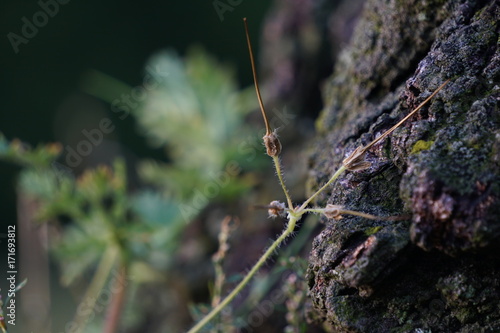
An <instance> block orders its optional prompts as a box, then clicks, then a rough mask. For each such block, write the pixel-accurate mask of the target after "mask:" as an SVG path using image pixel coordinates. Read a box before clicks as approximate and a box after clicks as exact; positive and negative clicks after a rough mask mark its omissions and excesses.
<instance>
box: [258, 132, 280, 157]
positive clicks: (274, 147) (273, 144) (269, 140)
mask: <svg viewBox="0 0 500 333" xmlns="http://www.w3.org/2000/svg"><path fill="white" fill-rule="evenodd" d="M262 139H263V140H264V145H265V146H266V153H267V155H269V156H271V157H273V156H278V155H279V154H280V152H281V142H280V140H279V139H278V135H277V134H276V131H274V132H271V133H270V134H266V135H264V137H263V138H262Z"/></svg>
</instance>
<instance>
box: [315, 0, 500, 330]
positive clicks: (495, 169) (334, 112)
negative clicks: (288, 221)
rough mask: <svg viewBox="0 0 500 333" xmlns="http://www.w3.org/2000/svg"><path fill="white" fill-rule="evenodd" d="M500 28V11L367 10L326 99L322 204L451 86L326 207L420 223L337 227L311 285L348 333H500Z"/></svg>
mask: <svg viewBox="0 0 500 333" xmlns="http://www.w3.org/2000/svg"><path fill="white" fill-rule="evenodd" d="M499 21H500V4H499V2H498V1H465V0H462V1H410V0H402V1H396V0H390V1H375V0H370V1H367V2H366V4H365V9H364V12H363V16H362V18H361V20H360V21H359V24H358V26H357V28H356V31H355V33H354V36H353V39H352V41H351V43H350V45H349V46H348V48H347V49H345V50H343V51H342V52H341V54H340V56H339V58H338V59H337V64H336V67H335V71H334V74H333V75H332V77H331V79H330V81H329V83H328V84H327V85H326V86H325V88H324V96H325V108H324V110H323V112H322V114H321V117H320V118H319V119H318V121H317V128H318V130H319V132H320V134H321V137H320V138H319V142H318V143H317V145H316V148H315V150H314V152H313V154H312V157H311V161H310V165H311V181H310V183H311V187H312V189H311V190H313V189H317V188H318V186H320V184H322V183H324V182H326V181H327V180H328V178H329V176H330V175H331V174H332V173H333V171H334V170H335V169H336V168H338V166H340V165H341V162H342V160H343V159H344V158H345V157H347V156H348V155H349V153H350V152H352V151H353V150H354V149H355V148H356V147H358V146H359V145H366V144H368V143H369V142H370V141H372V140H373V139H374V138H376V137H377V136H379V135H380V134H382V133H383V132H384V131H386V130H387V129H388V128H390V127H391V126H392V125H394V124H395V123H396V122H397V121H398V120H399V119H401V118H402V117H403V116H404V115H405V114H407V113H408V112H410V111H411V110H412V109H414V108H415V107H416V106H417V105H418V104H420V103H421V102H422V101H423V100H424V99H425V98H426V97H427V96H429V95H430V94H431V93H432V92H433V91H434V90H435V89H436V88H437V87H438V86H439V85H440V84H441V83H443V82H444V81H445V80H447V79H450V80H451V81H450V83H449V84H448V85H447V86H446V87H445V88H444V89H443V90H442V91H441V92H439V93H438V94H437V96H436V97H434V98H433V100H432V101H431V102H430V103H429V104H428V105H427V106H426V107H424V108H423V109H422V110H421V111H420V112H418V113H417V114H416V115H415V116H414V117H412V118H411V119H410V120H409V121H407V122H406V123H405V124H404V125H402V127H401V128H399V129H397V130H396V131H395V132H394V133H393V134H392V135H390V136H389V137H388V138H387V139H386V140H384V141H383V142H381V143H379V144H377V145H376V146H374V147H373V148H372V149H370V150H369V152H368V154H367V160H368V161H369V162H371V167H370V168H369V169H367V170H364V171H361V172H351V173H347V174H345V175H344V176H342V177H341V178H340V179H339V181H338V182H337V183H336V184H335V185H334V186H332V188H331V189H330V191H329V192H328V193H324V194H323V195H322V196H320V197H319V199H318V202H317V203H318V204H319V205H325V204H327V203H330V204H337V205H343V206H345V207H346V208H347V209H352V210H358V211H362V212H366V213H370V214H373V215H379V216H389V215H406V214H408V215H410V216H411V218H408V220H407V221H403V222H401V221H372V220H366V219H363V218H360V217H345V218H344V219H342V220H340V221H333V220H327V221H325V223H326V228H325V230H323V232H322V233H321V234H320V235H319V236H317V237H316V239H315V240H314V242H313V249H312V251H311V256H310V266H309V270H308V281H309V287H310V294H311V297H312V300H313V304H314V308H315V311H314V314H315V315H316V317H317V318H318V320H320V321H321V320H326V321H327V322H329V323H330V324H331V325H332V326H333V328H334V331H335V332H388V331H393V332H416V331H417V330H418V329H421V330H422V331H429V330H432V332H458V331H459V332H478V331H485V332H490V331H491V332H494V331H499V330H500V307H499V305H498V295H499V294H500V284H499V278H498V276H500V274H499V273H500V258H498V256H496V255H495V251H498V249H499V245H497V244H499V243H500V242H499V240H500V167H499V163H500V50H499V44H500V39H499ZM425 251H431V253H428V252H425ZM495 299H496V302H495V301H494V300H495ZM311 316H312V315H311Z"/></svg>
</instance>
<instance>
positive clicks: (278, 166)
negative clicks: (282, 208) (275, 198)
mask: <svg viewBox="0 0 500 333" xmlns="http://www.w3.org/2000/svg"><path fill="white" fill-rule="evenodd" d="M273 162H274V167H275V168H276V174H277V175H278V179H279V181H280V185H281V188H282V189H283V193H285V196H286V201H287V203H288V208H290V210H293V202H292V198H290V194H289V193H288V189H287V188H286V185H285V181H284V180H283V172H282V171H281V164H280V159H279V157H278V156H273Z"/></svg>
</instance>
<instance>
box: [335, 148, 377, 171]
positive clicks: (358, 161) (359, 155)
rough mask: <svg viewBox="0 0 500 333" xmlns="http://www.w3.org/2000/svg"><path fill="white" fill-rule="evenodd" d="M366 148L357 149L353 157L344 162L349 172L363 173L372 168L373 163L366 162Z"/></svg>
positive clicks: (350, 156)
mask: <svg viewBox="0 0 500 333" xmlns="http://www.w3.org/2000/svg"><path fill="white" fill-rule="evenodd" d="M365 152H366V148H365V147H358V148H356V149H355V150H354V151H353V152H352V153H351V155H349V156H348V157H347V158H346V159H345V160H343V161H342V164H343V165H344V167H345V168H346V169H347V170H349V171H362V170H366V169H368V168H369V167H370V166H371V163H370V162H368V161H365Z"/></svg>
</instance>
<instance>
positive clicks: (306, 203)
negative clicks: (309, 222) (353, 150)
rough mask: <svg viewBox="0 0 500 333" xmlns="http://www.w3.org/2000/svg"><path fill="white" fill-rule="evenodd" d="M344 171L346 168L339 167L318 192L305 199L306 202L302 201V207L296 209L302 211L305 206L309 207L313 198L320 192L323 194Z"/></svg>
mask: <svg viewBox="0 0 500 333" xmlns="http://www.w3.org/2000/svg"><path fill="white" fill-rule="evenodd" d="M345 170H346V167H345V166H341V167H340V168H339V169H338V170H337V171H335V173H334V174H333V176H332V177H331V178H330V180H328V181H327V182H326V184H325V185H323V186H322V187H321V188H320V189H319V190H317V191H316V192H315V193H314V194H313V195H311V197H310V198H309V199H307V200H306V201H304V203H303V204H302V206H300V208H299V209H298V211H302V210H304V209H305V208H306V207H307V205H309V203H310V202H311V201H312V200H314V198H316V197H317V196H318V194H320V193H321V192H323V191H324V190H325V189H326V188H327V187H328V186H330V184H331V183H333V182H334V181H335V180H336V179H337V178H339V176H340V175H341V174H342V172H344V171H345Z"/></svg>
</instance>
